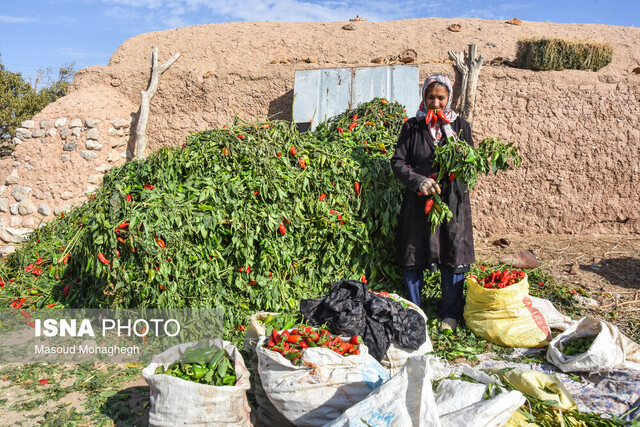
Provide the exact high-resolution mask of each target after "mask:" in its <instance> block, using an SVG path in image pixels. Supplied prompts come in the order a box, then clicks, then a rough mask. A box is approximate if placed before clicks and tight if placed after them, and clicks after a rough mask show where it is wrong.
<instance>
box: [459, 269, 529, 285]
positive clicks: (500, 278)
mask: <svg viewBox="0 0 640 427" xmlns="http://www.w3.org/2000/svg"><path fill="white" fill-rule="evenodd" d="M525 277H527V273H525V272H524V271H522V270H511V271H509V270H504V271H494V272H492V273H491V274H489V275H488V276H487V277H483V278H480V279H478V278H477V277H476V276H469V278H470V279H475V280H477V281H478V283H479V284H480V286H482V287H483V288H485V289H503V288H506V287H507V286H511V285H513V284H516V283H518V282H520V281H521V280H523V279H524V278H525Z"/></svg>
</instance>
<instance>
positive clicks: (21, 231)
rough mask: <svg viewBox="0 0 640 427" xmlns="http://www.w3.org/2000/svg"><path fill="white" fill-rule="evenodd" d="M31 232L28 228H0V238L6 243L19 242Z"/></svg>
mask: <svg viewBox="0 0 640 427" xmlns="http://www.w3.org/2000/svg"><path fill="white" fill-rule="evenodd" d="M30 232H31V230H30V229H28V228H12V227H5V228H0V240H2V241H5V242H7V243H20V242H21V241H22V239H23V237H26V235H27V234H29V233H30Z"/></svg>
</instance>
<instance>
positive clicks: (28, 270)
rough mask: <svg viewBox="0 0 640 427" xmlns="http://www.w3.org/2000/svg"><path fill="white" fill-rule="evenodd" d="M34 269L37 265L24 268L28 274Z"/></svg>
mask: <svg viewBox="0 0 640 427" xmlns="http://www.w3.org/2000/svg"><path fill="white" fill-rule="evenodd" d="M33 267H35V265H33V263H32V264H29V265H27V266H26V267H25V268H24V271H26V272H27V273H28V272H30V271H31V270H33Z"/></svg>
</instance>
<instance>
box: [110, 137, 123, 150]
mask: <svg viewBox="0 0 640 427" xmlns="http://www.w3.org/2000/svg"><path fill="white" fill-rule="evenodd" d="M109 144H111V148H118V147H124V146H125V145H127V140H126V139H124V138H111V139H110V140H109Z"/></svg>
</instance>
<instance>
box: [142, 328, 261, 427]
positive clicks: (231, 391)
mask: <svg viewBox="0 0 640 427" xmlns="http://www.w3.org/2000/svg"><path fill="white" fill-rule="evenodd" d="M196 344H197V343H185V344H180V345H177V346H174V347H171V348H169V349H168V350H166V351H165V352H163V353H161V354H158V355H156V356H154V357H153V359H152V362H151V363H150V364H149V365H148V366H147V367H146V368H144V369H143V370H142V376H143V377H144V379H145V380H146V381H147V384H149V387H150V401H151V410H150V412H149V425H151V426H175V425H191V426H198V425H201V426H205V425H216V426H250V425H251V423H250V411H251V409H250V407H249V402H248V401H247V390H249V387H250V384H249V371H248V370H247V368H246V366H245V364H244V360H243V359H242V356H241V355H240V352H239V351H238V349H237V348H236V347H235V346H234V345H233V344H231V343H230V342H228V341H223V340H222V339H220V338H216V339H214V340H211V341H210V343H209V344H210V345H211V346H213V347H217V348H224V350H225V353H226V355H227V357H229V359H230V360H232V361H233V362H234V368H235V371H236V384H235V386H221V387H216V386H211V385H206V384H198V383H195V382H193V381H187V380H183V379H182V378H176V377H172V376H170V375H164V374H158V375H156V374H155V371H156V368H157V367H158V366H160V365H162V366H164V367H165V368H167V367H168V366H170V365H171V364H172V363H174V362H176V361H177V360H179V359H180V358H181V357H182V355H183V354H184V351H185V350H186V349H187V348H188V347H194V346H195V345H196Z"/></svg>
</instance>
